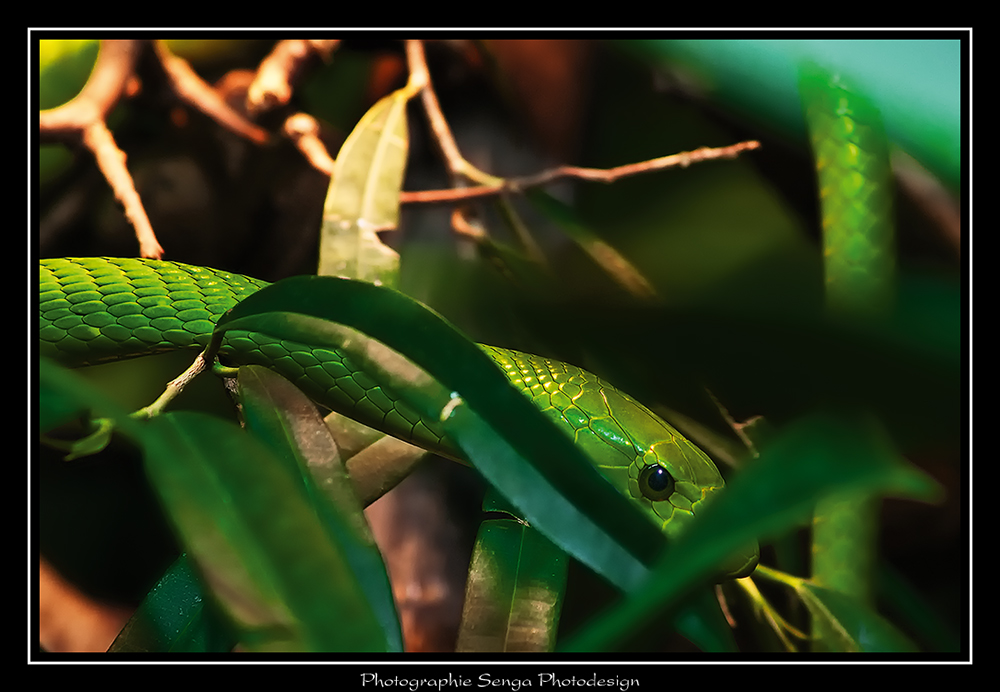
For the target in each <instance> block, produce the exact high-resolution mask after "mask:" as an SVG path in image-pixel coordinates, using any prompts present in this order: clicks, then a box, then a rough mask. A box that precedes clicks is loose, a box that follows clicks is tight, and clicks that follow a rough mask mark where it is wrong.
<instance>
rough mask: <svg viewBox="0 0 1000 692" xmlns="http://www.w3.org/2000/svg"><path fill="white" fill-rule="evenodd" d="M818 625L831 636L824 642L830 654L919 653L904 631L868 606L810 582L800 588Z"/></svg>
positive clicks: (801, 594)
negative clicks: (839, 652)
mask: <svg viewBox="0 0 1000 692" xmlns="http://www.w3.org/2000/svg"><path fill="white" fill-rule="evenodd" d="M799 594H800V596H801V597H802V602H803V603H805V605H806V607H807V608H808V609H809V612H810V614H812V616H813V622H814V626H815V625H821V627H820V629H822V631H824V632H828V633H830V635H829V636H830V637H831V640H828V641H824V642H822V644H823V648H824V649H825V650H827V651H852V652H864V653H873V652H877V653H898V652H904V653H915V652H917V651H918V649H917V646H916V645H915V644H914V643H913V642H912V641H910V639H909V638H907V637H906V635H904V634H903V633H902V632H900V631H899V630H898V629H896V627H895V626H894V625H893V624H892V623H891V622H889V621H888V620H886V619H885V618H883V617H882V616H881V615H879V614H878V613H876V612H875V611H874V610H872V609H871V608H869V607H867V606H865V605H864V604H862V603H860V602H858V601H856V600H854V599H852V598H849V597H848V596H845V595H844V594H842V593H839V592H837V591H831V590H830V589H825V588H823V587H820V586H816V585H815V584H810V583H809V582H804V583H803V585H802V588H801V589H799Z"/></svg>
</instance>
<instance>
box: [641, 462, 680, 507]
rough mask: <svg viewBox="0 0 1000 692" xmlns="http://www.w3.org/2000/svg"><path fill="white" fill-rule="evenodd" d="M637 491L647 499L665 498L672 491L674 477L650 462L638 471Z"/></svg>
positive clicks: (657, 499) (657, 500) (658, 499)
mask: <svg viewBox="0 0 1000 692" xmlns="http://www.w3.org/2000/svg"><path fill="white" fill-rule="evenodd" d="M639 492H641V493H642V496H643V497H645V498H646V499H647V500H652V501H653V502H659V501H661V500H666V499H667V498H668V497H670V496H671V495H672V494H673V492H674V477H673V476H671V475H670V472H669V471H667V470H666V469H665V468H663V467H662V466H660V465H659V464H650V465H649V466H647V467H646V468H644V469H643V470H642V471H640V472H639Z"/></svg>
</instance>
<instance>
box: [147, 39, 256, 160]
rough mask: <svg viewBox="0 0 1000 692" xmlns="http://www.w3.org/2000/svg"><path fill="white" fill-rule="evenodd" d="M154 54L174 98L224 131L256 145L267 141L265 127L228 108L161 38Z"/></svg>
mask: <svg viewBox="0 0 1000 692" xmlns="http://www.w3.org/2000/svg"><path fill="white" fill-rule="evenodd" d="M154 53H155V54H156V57H157V59H158V60H159V62H160V65H161V67H162V69H163V72H164V74H165V75H166V77H167V81H168V82H169V84H170V87H171V89H173V91H174V93H175V94H177V96H178V98H180V99H181V100H182V101H184V102H186V103H188V104H189V105H191V106H192V107H194V108H196V109H198V110H200V111H201V112H202V113H204V114H205V115H207V116H208V117H210V118H212V119H213V120H215V121H216V122H217V123H219V124H220V125H222V126H223V127H224V128H226V129H227V130H230V131H232V132H234V133H236V134H238V135H240V136H242V137H246V138H247V139H249V140H251V141H253V142H256V143H257V144H266V143H267V141H268V139H269V136H268V134H267V130H264V129H263V128H260V127H258V126H257V125H255V124H254V123H252V122H250V121H249V120H247V119H246V118H244V117H243V116H242V115H240V114H239V113H237V112H236V111H234V110H233V109H232V108H230V107H229V104H228V103H226V101H225V99H223V98H222V96H221V95H220V94H219V92H218V91H216V90H215V89H214V88H212V86H211V85H210V84H208V83H207V82H205V80H203V79H202V78H201V77H199V76H198V73H197V72H195V71H194V70H193V69H191V65H189V64H188V61H187V60H184V59H183V58H179V57H177V56H176V55H174V54H173V53H171V52H170V50H169V49H168V48H167V47H166V44H164V43H163V42H162V41H157V42H156V43H155V44H154Z"/></svg>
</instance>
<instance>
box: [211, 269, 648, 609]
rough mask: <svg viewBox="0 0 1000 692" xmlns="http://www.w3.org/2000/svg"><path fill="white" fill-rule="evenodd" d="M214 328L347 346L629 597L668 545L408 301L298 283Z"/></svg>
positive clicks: (472, 355)
mask: <svg viewBox="0 0 1000 692" xmlns="http://www.w3.org/2000/svg"><path fill="white" fill-rule="evenodd" d="M324 320H329V322H326V321H324ZM338 323H339V324H338ZM340 325H349V327H350V328H345V327H343V326H340ZM217 329H218V330H220V331H222V330H226V329H251V330H255V331H260V332H263V333H265V334H268V335H270V336H272V337H275V338H280V339H288V340H293V341H298V342H299V343H309V344H313V345H316V346H325V347H333V348H341V349H344V350H345V352H346V353H347V354H348V355H349V356H350V358H351V359H352V360H353V361H354V362H355V363H356V364H358V365H359V366H360V367H363V368H364V369H365V370H366V371H367V372H368V373H369V375H370V376H372V377H373V378H374V379H376V381H380V382H381V383H383V385H384V386H388V388H389V389H390V390H391V391H393V392H394V394H396V395H398V396H400V397H402V398H404V400H406V401H407V403H408V404H410V405H411V406H412V407H413V408H414V409H415V410H417V411H418V412H420V413H421V415H424V416H425V417H426V418H428V419H429V420H436V421H439V427H440V429H442V430H444V432H445V433H446V435H447V436H448V437H449V439H451V440H452V441H453V442H454V443H455V444H457V445H458V446H459V447H461V449H462V450H464V452H465V454H466V456H467V458H469V459H470V460H471V461H472V462H473V464H474V465H475V466H476V467H477V469H479V470H480V471H481V472H482V473H483V475H484V476H485V477H486V479H487V481H489V482H490V484H491V485H493V486H494V487H496V488H497V489H498V490H500V491H501V492H502V493H503V494H504V495H505V496H507V498H508V499H510V500H511V502H512V503H513V504H514V505H515V506H516V507H517V508H518V510H519V511H520V512H522V513H523V516H524V517H525V518H526V519H527V520H528V521H529V522H530V523H531V525H532V526H534V527H535V528H536V529H538V530H539V531H542V532H543V533H545V534H546V535H547V536H548V537H549V538H550V539H551V540H553V541H554V542H555V543H556V544H557V545H559V546H560V547H562V548H563V549H565V550H566V551H567V552H569V553H570V554H572V555H573V556H574V557H576V558H577V559H579V560H580V561H581V562H583V563H584V564H586V565H588V566H590V567H591V568H592V569H594V570H595V571H597V572H598V573H599V574H602V575H604V576H605V577H606V578H608V579H609V580H610V581H611V582H612V583H614V584H616V585H618V586H619V587H620V588H623V589H626V590H627V589H629V588H631V587H633V586H634V585H635V584H636V583H637V582H638V581H639V579H641V578H642V575H643V574H644V573H645V567H644V564H647V563H651V562H652V561H653V559H654V557H655V555H656V554H657V552H658V551H659V550H660V549H661V548H662V546H663V544H664V542H665V539H664V537H663V535H662V534H661V533H660V532H659V531H658V530H657V529H656V527H655V526H653V524H652V523H651V522H649V521H648V520H647V519H645V517H643V516H642V515H641V513H640V512H639V510H638V509H637V508H636V507H635V506H634V504H633V503H632V502H630V501H629V500H628V499H627V498H625V497H624V496H622V495H621V494H620V493H619V492H618V491H617V490H615V489H614V488H613V487H612V486H611V485H610V484H609V483H608V482H607V481H606V480H605V479H604V478H603V477H602V476H601V475H600V474H599V473H598V472H597V471H596V470H595V469H594V468H593V466H592V465H591V463H590V462H589V460H588V459H587V458H586V457H585V456H584V455H583V453H582V452H581V451H580V450H579V449H578V448H577V447H576V446H575V445H574V444H573V442H572V440H570V439H569V438H568V437H567V436H566V435H565V434H564V433H563V432H562V431H560V430H559V429H558V428H556V427H555V425H554V424H553V423H552V422H551V421H549V420H548V419H547V418H546V417H545V416H544V415H543V414H541V413H540V412H539V411H538V410H537V409H536V407H535V406H534V405H533V404H532V403H531V401H529V400H528V399H527V398H526V397H524V396H523V395H522V394H521V393H520V392H518V391H517V390H516V389H515V388H514V387H513V386H512V385H510V383H509V382H508V381H507V378H506V376H505V375H504V374H503V373H502V372H500V370H499V369H497V368H496V366H495V365H494V364H493V362H492V361H491V360H490V359H489V358H488V357H487V356H486V355H485V354H483V353H482V351H481V350H480V349H479V347H478V346H476V345H475V344H474V343H472V342H471V341H469V340H468V339H467V338H466V337H465V336H464V335H462V334H461V333H460V332H458V331H457V330H456V329H455V328H454V327H452V326H451V325H450V324H448V323H447V322H445V321H444V320H443V319H442V318H441V317H440V316H439V315H437V314H436V313H433V312H432V311H430V310H428V309H427V308H426V307H424V306H422V305H420V304H419V303H417V302H415V301H413V300H412V299H410V298H407V297H406V296H403V295H402V294H399V293H397V292H395V291H391V290H387V289H384V288H379V287H376V286H372V285H370V284H366V283H361V282H353V281H347V280H342V279H334V278H330V277H296V278H293V279H289V280H286V281H282V282H279V283H277V284H274V285H272V286H270V287H268V288H265V289H264V290H262V291H260V292H258V293H256V294H254V295H252V296H250V297H249V298H248V299H247V300H245V301H243V302H242V303H241V304H240V305H237V306H236V307H235V308H234V309H233V310H232V311H231V312H230V313H229V314H228V315H227V316H225V317H223V319H221V320H220V322H219V325H218V328H217ZM355 330H356V331H355Z"/></svg>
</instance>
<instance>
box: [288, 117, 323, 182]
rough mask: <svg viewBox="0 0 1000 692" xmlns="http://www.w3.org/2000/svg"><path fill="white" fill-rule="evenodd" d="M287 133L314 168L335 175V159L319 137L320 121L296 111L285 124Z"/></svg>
mask: <svg viewBox="0 0 1000 692" xmlns="http://www.w3.org/2000/svg"><path fill="white" fill-rule="evenodd" d="M283 129H284V132H285V135H286V136H287V137H288V139H289V140H291V142H292V143H293V144H294V145H295V146H296V148H298V150H299V151H301V152H302V155H303V156H305V157H306V160H307V161H309V163H311V164H312V166H313V168H315V169H316V170H318V171H323V172H324V173H326V174H327V175H329V176H333V167H334V160H333V157H332V156H330V152H328V151H327V150H326V145H325V144H323V140H322V139H320V137H319V123H318V122H316V119H315V118H314V117H312V116H311V115H307V114H306V113H296V114H295V115H293V116H291V117H290V118H288V119H287V120H285V125H284V128H283Z"/></svg>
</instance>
